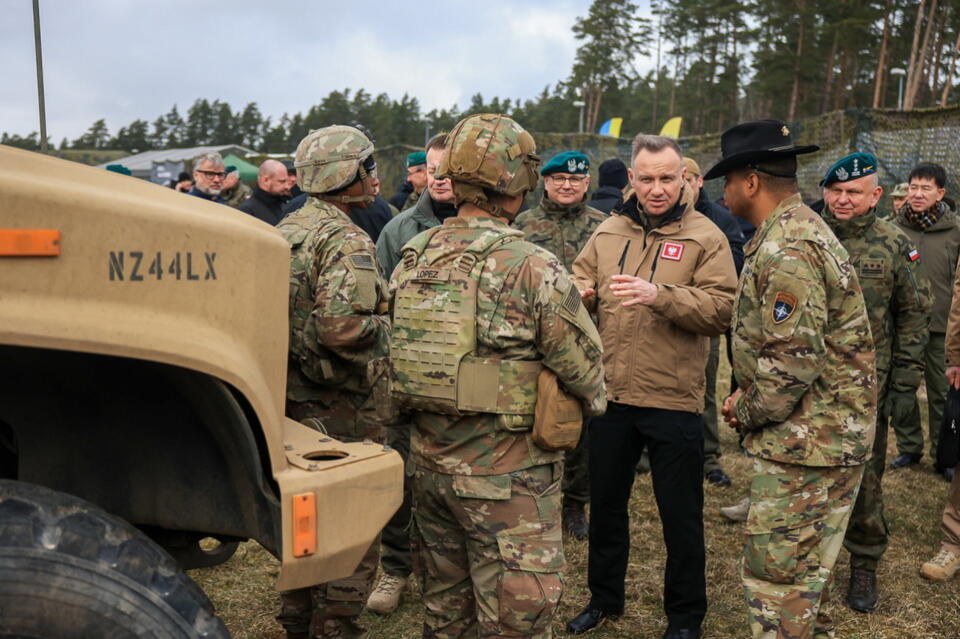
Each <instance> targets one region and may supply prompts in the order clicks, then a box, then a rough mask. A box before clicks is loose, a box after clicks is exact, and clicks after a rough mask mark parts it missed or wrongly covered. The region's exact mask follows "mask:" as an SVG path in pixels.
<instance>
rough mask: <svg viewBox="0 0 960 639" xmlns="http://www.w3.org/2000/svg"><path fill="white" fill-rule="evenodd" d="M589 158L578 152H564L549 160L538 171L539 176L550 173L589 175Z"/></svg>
mask: <svg viewBox="0 0 960 639" xmlns="http://www.w3.org/2000/svg"><path fill="white" fill-rule="evenodd" d="M589 172H590V158H588V157H587V156H586V155H585V154H583V153H581V152H580V151H564V152H563V153H557V154H556V155H555V156H553V157H552V158H550V161H549V162H547V163H546V164H544V165H543V168H542V169H540V175H550V174H551V173H573V174H577V173H589Z"/></svg>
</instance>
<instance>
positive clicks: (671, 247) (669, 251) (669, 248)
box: [660, 242, 683, 262]
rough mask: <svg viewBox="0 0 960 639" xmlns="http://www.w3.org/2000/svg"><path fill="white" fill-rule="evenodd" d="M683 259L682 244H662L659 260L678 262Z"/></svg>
mask: <svg viewBox="0 0 960 639" xmlns="http://www.w3.org/2000/svg"><path fill="white" fill-rule="evenodd" d="M682 257H683V244H681V243H680V242H664V243H663V247H662V248H661V249H660V258H661V259H664V260H673V261H674V262H679V261H680V258H682Z"/></svg>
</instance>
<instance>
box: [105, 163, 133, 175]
mask: <svg viewBox="0 0 960 639" xmlns="http://www.w3.org/2000/svg"><path fill="white" fill-rule="evenodd" d="M106 168H107V170H108V171H113V172H114V173H119V174H120V175H133V173H132V172H131V171H130V169H128V168H127V167H125V166H124V165H122V164H108V165H107V167H106Z"/></svg>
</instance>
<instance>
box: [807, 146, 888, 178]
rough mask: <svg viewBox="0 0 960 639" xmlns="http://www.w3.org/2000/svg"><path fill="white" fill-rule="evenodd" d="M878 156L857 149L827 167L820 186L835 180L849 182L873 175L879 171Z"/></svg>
mask: <svg viewBox="0 0 960 639" xmlns="http://www.w3.org/2000/svg"><path fill="white" fill-rule="evenodd" d="M877 168H878V167H877V158H876V156H874V155H873V154H872V153H863V152H862V151H857V152H856V153H851V154H850V155H848V156H847V157H845V158H843V159H841V160H839V161H838V162H837V163H836V164H834V165H833V166H831V167H830V168H829V169H827V174H826V175H824V176H823V179H822V180H820V186H830V185H831V184H833V183H834V182H849V181H850V180H856V179H858V178H862V177H864V176H865V175H873V174H874V173H876V172H877Z"/></svg>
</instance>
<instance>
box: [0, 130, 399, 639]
mask: <svg viewBox="0 0 960 639" xmlns="http://www.w3.org/2000/svg"><path fill="white" fill-rule="evenodd" d="M289 259H290V252H289V247H288V246H287V244H286V242H285V241H284V240H283V238H282V237H281V236H280V235H279V234H278V233H277V232H276V231H275V230H274V229H272V228H271V227H269V226H268V225H266V224H264V223H262V222H260V221H258V220H256V219H254V218H253V217H251V216H248V215H245V214H243V213H240V212H238V211H235V210H233V209H231V208H229V207H227V206H223V205H220V204H214V203H211V202H207V201H204V200H203V199H201V198H196V197H192V196H189V195H185V194H182V193H177V192H175V191H173V190H172V189H167V188H163V187H161V186H157V185H154V184H150V183H148V182H145V181H141V180H139V179H136V178H131V177H128V176H124V175H119V174H116V173H111V172H107V171H103V170H99V169H94V168H92V167H86V166H82V165H79V164H74V163H71V162H67V161H64V160H59V159H56V158H52V157H49V156H45V155H41V154H38V153H31V152H27V151H21V150H17V149H13V148H10V147H5V146H0V637H31V638H33V637H36V638H41V637H43V638H48V637H56V638H64V637H78V638H79V637H111V638H121V637H123V638H126V637H156V638H160V637H163V638H171V639H172V638H186V637H226V636H229V635H228V633H227V631H226V629H225V628H224V626H223V624H222V622H221V621H220V620H219V619H217V618H216V616H215V614H214V611H213V610H212V606H211V604H210V602H209V600H208V599H207V597H206V596H205V595H204V594H203V592H202V591H201V590H200V589H199V588H198V587H197V586H196V584H195V583H194V582H193V581H191V580H190V579H189V578H188V577H187V576H186V575H185V574H184V573H183V572H182V568H190V567H197V566H204V565H212V564H215V563H218V562H221V561H223V560H225V559H226V558H228V557H229V556H230V554H231V553H232V551H233V549H234V548H235V547H236V544H237V543H238V542H240V541H243V540H247V539H253V540H256V541H257V542H259V543H260V544H261V545H262V546H263V547H264V548H266V549H267V550H268V551H269V552H270V553H272V554H273V555H274V556H276V557H277V558H278V559H279V561H280V572H279V580H278V584H277V586H278V588H279V589H281V590H286V589H292V588H297V587H303V586H307V585H311V584H315V583H320V582H324V581H328V580H331V579H335V578H339V577H343V576H346V575H348V574H350V573H352V571H353V569H354V568H355V566H356V565H357V563H358V562H359V560H360V558H361V556H362V555H363V553H364V552H365V550H366V548H367V547H368V546H369V545H370V543H371V542H372V541H373V539H374V538H375V536H376V535H377V534H378V533H379V531H380V529H381V528H382V527H383V525H384V524H385V523H386V522H387V520H388V519H389V517H390V516H391V515H392V514H393V512H394V511H395V510H396V508H397V507H398V506H399V505H400V502H401V498H402V494H401V492H402V485H403V470H402V462H401V460H400V458H399V456H398V455H397V454H396V453H395V452H392V451H390V450H389V449H387V448H386V447H384V446H381V445H379V444H374V443H372V442H364V443H349V444H347V443H341V442H338V441H336V440H334V439H332V438H330V437H328V436H326V435H325V434H324V433H323V431H322V424H312V425H310V426H307V425H303V424H300V423H297V422H294V421H293V420H290V419H288V418H286V417H285V416H284V386H285V383H286V366H287V339H288V331H289V328H288V324H287V307H288V303H287V296H288V288H289V281H290V278H289V273H288V270H289ZM211 539H213V540H217V541H219V543H220V545H219V546H216V547H213V548H211V547H210V544H214V545H215V542H212V541H211ZM201 540H206V541H205V542H204V543H203V544H201V543H200V542H201Z"/></svg>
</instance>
